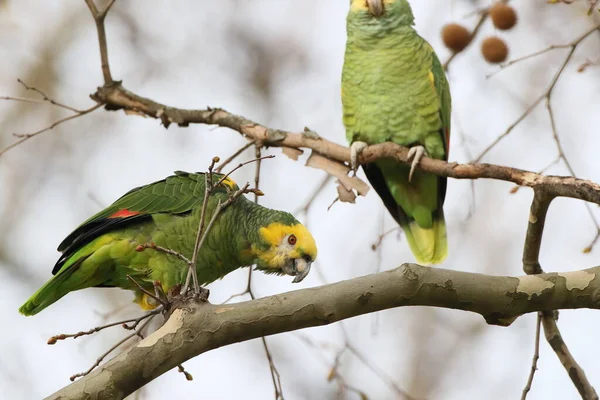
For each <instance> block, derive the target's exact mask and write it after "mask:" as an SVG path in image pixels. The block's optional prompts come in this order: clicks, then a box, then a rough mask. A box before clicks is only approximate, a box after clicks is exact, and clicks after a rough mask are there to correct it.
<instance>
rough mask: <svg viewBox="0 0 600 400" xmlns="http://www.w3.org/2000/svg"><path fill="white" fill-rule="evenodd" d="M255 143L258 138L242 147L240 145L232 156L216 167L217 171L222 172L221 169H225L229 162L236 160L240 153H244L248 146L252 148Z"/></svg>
mask: <svg viewBox="0 0 600 400" xmlns="http://www.w3.org/2000/svg"><path fill="white" fill-rule="evenodd" d="M255 143H256V140H251V141H249V142H248V143H246V144H245V145H243V146H242V147H240V148H239V149H238V150H237V151H236V152H235V153H233V154H232V155H231V156H229V157H227V158H226V159H225V160H224V161H223V162H222V163H220V164H219V166H218V167H217V168H215V172H217V173H221V171H223V168H225V167H226V166H227V164H229V163H230V162H232V161H233V160H235V159H236V158H237V157H238V156H239V155H240V154H242V153H243V152H244V151H246V150H247V149H248V148H250V147H251V146H252V145H254V144H255Z"/></svg>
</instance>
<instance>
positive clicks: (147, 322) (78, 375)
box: [69, 315, 154, 382]
mask: <svg viewBox="0 0 600 400" xmlns="http://www.w3.org/2000/svg"><path fill="white" fill-rule="evenodd" d="M152 318H154V315H152V316H150V318H148V320H147V321H146V322H144V324H143V325H142V326H141V327H140V329H139V330H136V331H135V332H133V333H132V334H131V335H127V336H125V337H124V338H123V339H121V340H120V341H119V342H117V343H116V344H115V345H114V346H112V347H111V348H110V349H108V350H107V351H106V352H104V353H103V354H102V355H101V356H100V357H98V358H97V359H96V362H95V363H94V364H92V366H91V367H90V368H89V369H88V370H87V371H85V372H79V373H77V374H75V375H72V376H71V377H70V378H69V379H70V380H71V382H73V381H74V380H75V379H77V378H79V377H82V376H86V375H88V374H89V373H90V372H92V371H93V370H94V368H96V367H97V366H99V365H100V363H101V362H102V360H104V359H105V358H106V356H108V355H109V354H110V353H112V352H113V351H115V350H116V349H118V348H119V347H120V346H121V345H122V344H123V343H125V342H127V341H129V339H131V338H134V337H136V336H139V337H140V338H143V335H142V331H143V330H144V328H145V327H146V326H147V325H148V324H149V323H150V321H152Z"/></svg>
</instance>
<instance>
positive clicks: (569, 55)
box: [472, 26, 600, 163]
mask: <svg viewBox="0 0 600 400" xmlns="http://www.w3.org/2000/svg"><path fill="white" fill-rule="evenodd" d="M599 29H600V26H596V27H594V28H593V29H590V30H589V31H587V32H586V33H584V34H583V35H581V36H579V37H578V38H577V39H575V40H574V41H572V42H571V43H569V44H566V45H559V46H550V47H549V48H547V49H544V50H541V51H538V52H536V53H533V54H531V55H529V56H525V57H522V58H520V59H516V60H514V62H509V63H508V64H506V67H508V66H510V65H514V63H516V62H519V61H523V60H526V59H528V58H531V57H534V56H538V55H540V54H543V53H545V52H547V51H550V50H555V49H563V48H570V50H569V52H568V53H567V56H566V57H565V59H564V60H563V62H562V63H561V65H560V67H559V68H558V71H557V72H556V74H555V75H554V77H553V78H552V80H551V81H550V84H549V85H548V87H547V88H546V90H545V91H544V93H542V94H541V95H540V96H539V97H538V98H537V99H536V100H535V101H534V102H533V103H532V104H531V105H530V106H529V107H528V108H527V109H526V110H525V111H524V112H523V113H522V114H521V115H520V116H519V117H518V118H517V119H516V120H515V122H513V123H512V124H511V125H510V126H509V127H508V128H507V129H506V130H505V131H504V132H503V133H502V134H501V135H500V136H498V137H497V138H496V139H495V140H494V141H493V142H492V143H491V144H490V145H489V146H487V147H486V148H485V149H484V150H483V151H482V152H481V153H480V154H479V156H477V157H476V158H475V159H474V160H473V161H472V162H475V163H478V162H480V161H481V159H482V158H483V157H484V156H485V155H486V154H487V153H488V152H489V151H490V150H492V149H493V148H494V147H495V146H496V145H497V144H498V143H499V142H500V141H501V140H502V139H504V138H505V137H507V136H508V135H510V133H511V132H512V131H513V129H515V128H516V127H517V125H519V124H520V123H521V122H522V121H523V120H524V119H525V118H526V117H527V116H528V115H529V114H531V112H532V111H533V110H534V109H535V108H536V107H537V106H538V105H539V104H540V103H541V102H542V100H544V99H546V101H547V102H549V101H550V98H551V96H552V92H553V90H554V87H555V86H556V83H557V82H558V80H559V79H560V77H561V76H562V73H563V71H564V70H565V67H566V66H567V64H568V63H569V61H570V60H571V58H572V57H573V53H575V50H576V49H577V47H578V46H579V45H580V44H581V43H582V42H583V41H584V40H585V39H586V38H587V37H588V36H590V35H591V34H592V33H594V32H595V31H597V30H599ZM506 67H505V68H506ZM501 70H502V69H501Z"/></svg>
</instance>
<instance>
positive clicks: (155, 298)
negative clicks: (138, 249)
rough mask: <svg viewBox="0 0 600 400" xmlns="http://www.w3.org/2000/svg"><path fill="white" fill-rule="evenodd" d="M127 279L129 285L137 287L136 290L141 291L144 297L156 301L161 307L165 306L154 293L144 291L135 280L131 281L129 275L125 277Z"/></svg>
mask: <svg viewBox="0 0 600 400" xmlns="http://www.w3.org/2000/svg"><path fill="white" fill-rule="evenodd" d="M127 279H129V280H130V281H131V283H133V284H134V285H135V287H137V288H138V290H139V291H141V292H142V293H144V294H145V295H146V296H148V297H150V298H152V299H154V300H156V301H157V302H158V303H159V304H160V305H162V306H163V307H165V306H166V305H167V303H166V302H165V300H163V299H161V298H160V297H158V296H156V295H155V294H154V293H151V292H149V291H148V290H146V289H145V288H144V287H143V286H142V285H140V284H139V283H138V282H136V280H135V279H133V278H132V277H131V275H127Z"/></svg>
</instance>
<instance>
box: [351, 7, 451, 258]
mask: <svg viewBox="0 0 600 400" xmlns="http://www.w3.org/2000/svg"><path fill="white" fill-rule="evenodd" d="M413 25H414V17H413V14H412V10H411V8H410V4H409V3H408V1H407V0H351V1H350V11H349V12H348V17H347V33H348V41H347V44H346V54H345V59H344V68H343V73H342V104H343V112H344V115H343V120H344V125H345V126H346V137H347V139H348V141H349V142H350V143H351V147H350V149H351V157H350V158H351V160H352V162H351V164H352V169H353V170H355V171H356V168H357V159H358V158H357V157H358V155H359V154H360V152H361V151H362V150H364V148H365V147H366V146H367V145H373V144H377V143H382V142H387V141H391V142H395V143H397V144H399V145H402V146H407V147H410V148H411V149H410V152H409V159H412V160H413V162H412V165H411V166H410V167H409V166H407V165H404V164H402V163H400V162H398V161H396V160H393V159H380V160H378V161H376V162H374V163H370V164H366V165H363V166H362V167H363V170H364V171H365V174H366V176H367V178H368V180H369V182H370V183H371V185H372V186H373V187H374V188H375V191H376V192H377V194H378V195H379V197H381V199H382V200H383V203H384V204H385V206H386V208H387V209H388V211H389V212H390V214H391V215H392V216H393V217H394V219H395V220H396V221H397V222H398V224H400V226H401V227H402V230H403V231H404V233H405V235H406V239H407V241H408V244H409V246H410V248H411V250H412V252H413V254H414V256H415V258H416V259H417V262H419V263H422V264H438V263H441V262H442V261H443V260H444V259H445V258H446V256H447V254H448V243H447V238H446V224H445V222H444V211H443V209H442V207H443V204H444V198H445V196H446V178H443V177H438V176H436V175H433V174H429V173H424V172H422V171H415V169H414V168H415V166H416V165H417V164H418V163H419V161H420V159H421V157H422V156H423V155H424V154H426V155H428V156H429V157H432V158H437V159H443V160H447V159H448V151H449V141H450V107H451V104H450V89H449V86H448V81H447V80H446V76H445V74H444V69H443V68H442V65H441V63H440V60H439V59H438V57H437V56H436V54H435V52H434V51H433V48H432V47H431V45H430V44H429V43H427V41H426V40H425V39H423V38H422V37H421V36H419V34H418V33H417V32H416V31H415V29H414V28H413Z"/></svg>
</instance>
